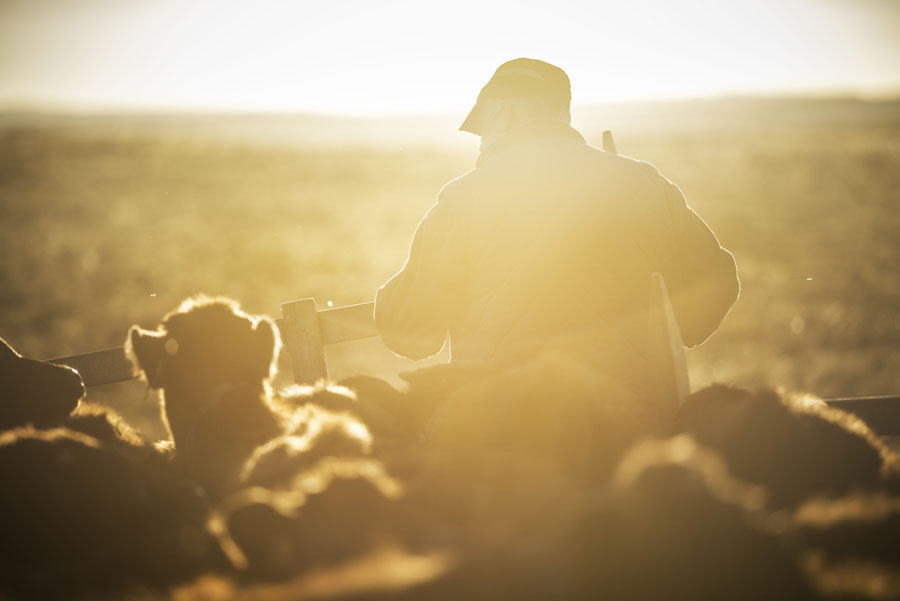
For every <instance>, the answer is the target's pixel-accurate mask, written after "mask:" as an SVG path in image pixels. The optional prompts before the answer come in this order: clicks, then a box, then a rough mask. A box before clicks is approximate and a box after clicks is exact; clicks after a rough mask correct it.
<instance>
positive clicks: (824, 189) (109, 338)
mask: <svg viewBox="0 0 900 601" xmlns="http://www.w3.org/2000/svg"><path fill="white" fill-rule="evenodd" d="M588 138H589V141H592V142H595V143H598V144H599V141H600V140H599V135H591V134H590V133H589V134H588ZM618 142H619V151H620V152H622V153H623V154H627V155H630V156H635V157H639V158H642V159H646V160H649V161H651V162H653V163H655V164H656V165H657V166H658V167H659V168H660V169H661V170H662V171H663V173H665V174H666V175H667V176H668V177H670V178H671V179H673V180H674V181H676V182H677V183H678V184H679V185H680V186H681V187H682V188H683V190H684V191H685V194H686V196H687V197H688V201H689V203H690V204H691V205H692V206H693V207H694V208H696V209H697V210H698V212H699V213H700V214H701V215H702V216H703V217H704V218H705V219H706V220H707V221H708V222H709V223H710V224H711V225H712V226H713V228H714V229H715V230H716V232H717V233H718V234H719V237H720V239H721V241H722V242H723V244H724V245H725V246H726V247H728V248H729V249H731V250H732V251H733V252H734V253H735V255H736V256H737V259H738V264H739V269H740V272H741V278H742V281H743V292H742V295H741V299H740V300H739V301H738V303H737V305H736V306H735V308H734V310H733V311H732V314H731V315H730V316H729V318H728V319H727V320H726V323H725V325H724V326H723V327H722V329H721V330H720V332H719V333H718V334H717V335H716V336H715V337H714V338H713V340H711V341H710V342H709V343H707V344H706V345H705V346H704V347H702V348H701V349H698V350H695V351H692V352H691V353H690V354H689V362H690V367H691V369H692V377H693V379H694V382H695V385H697V386H699V385H703V384H705V383H708V382H710V381H712V380H719V381H726V382H729V383H734V384H739V385H756V384H762V383H769V384H774V385H784V386H786V387H788V388H791V389H803V390H808V391H811V392H814V393H817V394H819V395H822V396H826V397H834V396H841V395H863V394H879V393H881V394H886V393H900V353H897V349H898V348H900V269H898V267H897V266H898V265H900V243H898V241H900V212H898V211H897V202H898V201H900V197H898V191H900V126H898V125H897V124H896V123H893V124H887V125H885V124H883V123H877V122H872V123H869V124H866V123H865V122H862V123H858V124H853V125H850V124H845V125H842V126H840V127H835V128H832V129H830V130H823V129H821V128H815V127H809V126H790V125H782V126H780V127H778V128H777V129H768V130H766V131H765V132H764V133H762V132H760V131H754V130H751V129H749V128H744V129H734V130H733V131H722V130H707V131H703V132H699V133H695V134H687V133H677V132H675V131H673V132H668V133H667V132H665V131H659V132H657V133H654V134H648V133H643V134H636V135H634V136H633V137H622V136H621V135H620V136H619V140H618ZM473 161H474V156H473V155H472V153H471V152H466V151H464V150H460V149H451V148H444V149H441V148H434V149H428V148H413V147H407V148H404V147H402V146H399V147H398V146H396V145H394V146H392V147H387V146H386V147H384V148H378V147H371V146H370V147H335V146H332V147H324V146H323V147H320V148H315V147H312V146H307V147H292V146H289V145H286V144H283V143H282V144H278V145H271V146H267V145H265V144H263V143H261V142H259V141H258V140H257V141H256V142H253V143H250V142H240V141H236V140H222V139H217V138H215V137H209V138H207V139H204V138H202V137H199V138H198V137H196V136H194V137H191V136H185V137H183V138H179V136H177V135H174V136H173V135H171V132H169V133H167V135H154V134H153V132H152V130H143V131H142V132H138V133H135V132H133V131H132V132H130V133H127V134H126V133H116V132H115V131H111V130H109V129H106V130H97V131H96V132H90V131H85V130H69V129H65V128H59V127H51V126H44V127H37V126H34V127H19V128H16V127H12V126H6V127H5V128H3V129H0V245H2V247H0V336H3V337H4V338H6V339H7V340H9V341H10V342H11V344H13V346H15V347H16V348H18V349H19V350H20V351H21V352H23V353H24V354H26V355H29V356H33V357H37V358H48V357H53V356H61V355H66V354H71V353H79V352H86V351H89V350H96V349H100V348H105V347H110V346H118V345H120V344H122V342H123V340H124V336H125V332H126V330H127V328H128V326H130V325H131V324H133V323H138V324H141V325H143V326H148V327H149V326H155V325H156V323H157V321H158V319H159V318H160V317H161V316H162V314H163V313H165V312H166V311H168V310H169V309H171V308H172V307H174V306H176V305H177V304H178V302H179V301H180V300H182V299H183V298H185V297H187V296H189V295H192V294H195V293H198V292H207V293H210V294H224V295H228V296H231V297H234V298H236V299H238V300H239V301H240V302H241V303H242V305H243V306H244V308H245V309H246V310H247V311H249V312H251V313H267V314H270V315H277V314H278V312H279V307H280V303H281V302H283V301H286V300H290V299H294V298H303V297H315V298H316V299H317V302H318V303H319V304H320V306H324V305H326V303H327V301H329V300H330V301H332V302H333V303H334V304H335V305H341V304H349V303H356V302H362V301H366V300H371V298H372V297H373V295H374V290H375V288H376V287H377V286H378V285H380V284H381V283H382V282H383V281H384V280H385V279H386V278H387V277H389V276H390V275H391V274H392V273H393V271H395V270H396V269H397V268H398V267H399V266H400V265H401V264H402V261H403V260H404V258H405V255H406V249H407V246H408V243H409V238H410V236H411V234H412V231H413V228H414V227H415V224H416V223H417V222H418V220H419V218H420V217H421V215H422V214H424V212H425V211H426V210H427V208H428V207H429V206H430V205H431V204H432V202H433V201H434V198H435V196H436V193H437V191H438V190H439V189H440V187H441V185H443V183H445V182H446V181H447V180H449V179H451V178H452V177H454V176H456V175H458V174H460V173H462V172H464V171H465V170H467V169H468V168H470V167H471V165H472V164H473ZM560 302H561V303H562V302H564V301H563V299H561V300H560ZM329 360H330V362H331V369H332V374H333V375H334V376H337V377H341V376H344V375H349V374H351V373H356V372H366V373H372V374H375V375H380V376H390V377H393V375H394V374H395V373H396V372H397V371H398V370H403V369H410V368H412V367H413V364H412V363H411V362H408V361H405V360H400V359H398V358H395V357H393V356H392V355H391V354H390V353H389V352H388V351H386V350H385V349H384V348H383V346H381V344H380V342H379V341H377V340H371V341H365V342H361V343H353V344H351V345H339V346H338V347H335V348H334V349H332V350H331V351H330V352H329ZM111 388H112V390H106V391H104V390H94V391H92V395H94V396H95V397H97V398H100V399H101V400H108V399H109V398H116V399H118V402H117V403H116V405H117V406H118V407H119V408H120V409H121V410H123V411H125V412H126V413H128V414H129V416H130V417H132V419H137V420H138V421H139V422H142V423H141V424H140V425H143V427H144V429H146V430H150V435H149V437H150V438H153V433H155V432H158V430H155V428H156V426H155V424H154V423H153V420H154V419H155V413H156V409H155V407H153V406H152V404H148V403H142V402H141V399H142V397H143V391H142V390H141V389H140V387H139V386H135V385H130V384H126V385H122V386H118V387H111Z"/></svg>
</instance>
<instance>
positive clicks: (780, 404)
mask: <svg viewBox="0 0 900 601" xmlns="http://www.w3.org/2000/svg"><path fill="white" fill-rule="evenodd" d="M675 427H676V429H677V430H679V431H682V432H686V433H688V434H691V435H692V436H694V437H695V438H696V439H697V441H698V442H699V443H701V444H703V445H706V446H709V447H711V448H713V449H716V450H717V451H719V452H720V453H722V455H723V456H724V458H725V461H726V463H727V465H728V469H729V471H731V473H733V474H734V475H735V476H737V477H738V478H740V479H742V480H745V481H747V482H753V483H757V484H762V485H764V486H765V487H766V488H767V489H768V490H769V502H770V506H771V507H772V508H775V509H779V508H788V507H796V506H797V505H799V504H800V503H802V502H803V501H805V500H807V499H809V498H810V497H813V496H829V497H840V496H844V495H847V494H849V493H852V492H854V491H858V490H870V491H871V490H878V489H881V488H883V487H884V486H885V485H886V483H887V481H886V478H888V477H892V475H893V474H894V472H895V470H896V459H895V456H894V455H893V453H891V452H890V451H889V450H888V449H887V448H886V447H885V445H884V444H883V443H882V442H881V441H880V440H879V439H878V438H877V437H876V436H875V435H874V434H873V433H872V431H871V430H870V429H869V428H868V427H867V426H866V425H865V423H863V422H862V420H860V419H858V418H856V417H855V416H853V415H851V414H849V413H846V412H844V411H841V410H839V409H833V408H829V407H828V406H826V405H825V404H824V403H822V402H821V401H817V400H814V399H808V398H803V397H797V398H791V397H787V396H785V395H782V394H779V393H777V392H775V391H772V390H760V391H756V392H752V391H748V390H743V389H738V388H732V387H728V386H711V387H709V388H706V389H703V390H701V391H699V392H697V393H694V394H693V395H691V397H689V398H688V400H687V402H686V403H685V405H684V407H682V409H681V411H680V413H679V415H678V417H677V420H676V425H675Z"/></svg>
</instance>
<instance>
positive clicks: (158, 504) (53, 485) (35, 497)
mask: <svg viewBox="0 0 900 601" xmlns="http://www.w3.org/2000/svg"><path fill="white" fill-rule="evenodd" d="M0 482H3V483H4V489H3V495H2V496H0V514H2V516H3V519H2V521H0V556H2V557H3V561H4V566H3V570H2V571H0V574H2V575H0V581H2V582H0V590H2V591H3V594H4V595H7V594H8V595H10V598H16V599H20V598H22V599H28V598H41V599H44V598H57V599H60V598H78V597H81V596H91V597H96V596H97V595H102V594H111V595H113V594H121V593H123V592H124V591H126V590H129V589H130V588H131V587H134V586H137V587H142V588H145V587H151V588H158V589H165V588H168V587H170V586H172V585H174V584H177V583H178V582H183V581H185V580H188V579H191V578H195V577H196V576H197V575H199V574H200V573H202V572H205V571H209V570H213V571H215V570H222V569H225V568H226V567H227V562H226V558H225V556H224V554H223V553H222V552H221V550H220V549H219V547H218V544H217V543H216V541H215V539H214V538H213V537H212V536H211V535H209V534H208V533H207V532H206V530H205V528H204V526H205V516H206V513H207V510H208V509H207V503H206V501H205V500H204V498H203V497H202V495H200V494H199V492H198V491H197V490H196V488H195V487H194V486H193V485H191V484H190V483H189V482H187V481H185V480H183V479H181V478H179V477H178V476H177V475H176V474H174V473H173V472H172V471H171V470H170V469H169V468H168V466H167V465H166V464H165V463H164V462H150V461H148V462H134V461H131V460H130V459H128V458H127V457H125V456H124V455H123V454H122V453H119V452H116V451H113V450H111V449H109V448H108V447H107V445H105V444H104V443H103V442H101V441H99V440H97V439H95V438H93V437H90V436H87V435H85V434H83V433H80V432H74V431H72V430H68V429H64V428H58V429H52V430H34V429H32V428H18V429H14V430H9V431H7V432H4V433H3V434H0Z"/></svg>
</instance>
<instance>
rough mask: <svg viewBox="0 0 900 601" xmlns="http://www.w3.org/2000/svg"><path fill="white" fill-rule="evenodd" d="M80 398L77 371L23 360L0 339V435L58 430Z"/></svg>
mask: <svg viewBox="0 0 900 601" xmlns="http://www.w3.org/2000/svg"><path fill="white" fill-rule="evenodd" d="M83 395H84V384H83V383H82V381H81V376H79V375H78V372H77V371H75V370H74V369H72V368H70V367H66V366H64V365H55V364H51V363H42V362H40V361H34V360H33V359H27V358H25V357H23V356H22V355H20V354H19V353H17V352H16V351H15V349H13V348H12V347H11V346H10V345H9V344H7V342H6V341H5V340H3V339H0V431H2V430H7V429H9V428H15V427H18V426H26V425H33V426H35V427H36V428H53V427H56V426H59V425H61V424H62V422H63V420H64V419H65V418H66V416H67V415H69V413H70V412H71V411H72V410H73V409H75V406H76V405H77V404H78V400H79V399H80V398H81V397H82V396H83Z"/></svg>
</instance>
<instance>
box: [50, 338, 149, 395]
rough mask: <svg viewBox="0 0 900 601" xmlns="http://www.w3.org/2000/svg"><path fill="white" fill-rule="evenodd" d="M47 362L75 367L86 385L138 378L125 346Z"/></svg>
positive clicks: (98, 384)
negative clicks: (126, 353)
mask: <svg viewBox="0 0 900 601" xmlns="http://www.w3.org/2000/svg"><path fill="white" fill-rule="evenodd" d="M46 363H59V364H62V365H68V366H69V367H71V368H74V369H75V370H76V371H78V373H79V374H81V379H82V381H83V382H84V385H85V386H100V385H102V384H112V383H114V382H124V381H125V380H133V379H135V378H137V374H135V373H134V368H133V367H132V365H131V362H130V361H129V360H128V358H127V357H125V349H124V348H123V347H118V348H111V349H106V350H103V351H94V352H92V353H84V354H83V355H72V356H71V357H60V358H59V359H50V360H49V361H46Z"/></svg>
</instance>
